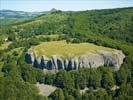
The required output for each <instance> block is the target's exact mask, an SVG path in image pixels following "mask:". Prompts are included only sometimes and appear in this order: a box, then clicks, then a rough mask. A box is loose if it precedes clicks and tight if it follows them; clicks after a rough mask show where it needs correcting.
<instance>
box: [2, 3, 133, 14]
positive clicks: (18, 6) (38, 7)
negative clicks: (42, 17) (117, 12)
mask: <svg viewBox="0 0 133 100" xmlns="http://www.w3.org/2000/svg"><path fill="white" fill-rule="evenodd" d="M122 7H133V0H0V10H2V9H8V10H16V11H28V12H32V11H49V10H51V9H52V8H55V9H59V10H63V11H70V10H71V11H81V10H91V9H107V8H122Z"/></svg>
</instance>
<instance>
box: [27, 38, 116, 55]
mask: <svg viewBox="0 0 133 100" xmlns="http://www.w3.org/2000/svg"><path fill="white" fill-rule="evenodd" d="M99 50H105V51H111V52H112V51H114V50H115V49H112V48H107V47H102V46H97V45H94V44H91V43H79V44H77V43H66V41H52V42H43V43H41V44H40V45H37V46H34V47H32V48H30V49H29V51H30V52H35V53H36V54H37V55H38V56H41V55H46V56H48V57H50V56H51V55H62V56H64V57H73V56H75V55H81V54H85V53H96V52H97V51H99Z"/></svg>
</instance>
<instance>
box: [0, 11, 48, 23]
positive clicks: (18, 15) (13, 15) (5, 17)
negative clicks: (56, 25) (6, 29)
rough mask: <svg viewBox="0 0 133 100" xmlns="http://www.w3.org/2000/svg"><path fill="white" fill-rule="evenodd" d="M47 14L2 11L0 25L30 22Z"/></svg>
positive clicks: (0, 12)
mask: <svg viewBox="0 0 133 100" xmlns="http://www.w3.org/2000/svg"><path fill="white" fill-rule="evenodd" d="M46 13H47V12H24V11H13V10H0V25H10V24H14V23H18V22H22V21H25V20H30V19H32V18H35V17H37V16H39V15H41V14H46Z"/></svg>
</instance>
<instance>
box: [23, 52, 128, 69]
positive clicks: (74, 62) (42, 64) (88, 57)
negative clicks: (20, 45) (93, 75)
mask: <svg viewBox="0 0 133 100" xmlns="http://www.w3.org/2000/svg"><path fill="white" fill-rule="evenodd" d="M124 58H125V55H124V54H123V53H122V51H119V50H116V51H114V52H108V51H99V52H97V53H86V54H83V55H80V56H75V57H71V58H69V60H68V58H66V59H65V58H62V57H61V56H59V55H53V56H52V57H50V58H47V57H46V56H45V55H43V56H42V57H37V55H35V54H33V53H27V54H26V55H25V61H26V62H27V63H28V64H33V65H34V66H35V67H36V68H41V69H44V68H45V69H48V70H52V69H55V70H60V69H65V70H78V69H79V68H83V67H84V68H97V67H100V66H109V67H112V68H113V69H116V70H118V69H119V68H120V66H121V64H122V63H123V59H124Z"/></svg>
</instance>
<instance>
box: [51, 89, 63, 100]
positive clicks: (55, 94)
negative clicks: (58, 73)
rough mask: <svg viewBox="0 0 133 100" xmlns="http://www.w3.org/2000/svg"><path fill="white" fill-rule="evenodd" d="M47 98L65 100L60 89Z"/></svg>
mask: <svg viewBox="0 0 133 100" xmlns="http://www.w3.org/2000/svg"><path fill="white" fill-rule="evenodd" d="M49 97H50V98H52V100H65V98H64V94H63V91H62V89H57V90H55V92H54V93H52V94H51V95H50V96H49Z"/></svg>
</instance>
